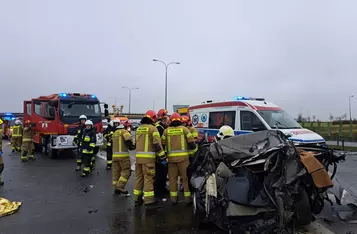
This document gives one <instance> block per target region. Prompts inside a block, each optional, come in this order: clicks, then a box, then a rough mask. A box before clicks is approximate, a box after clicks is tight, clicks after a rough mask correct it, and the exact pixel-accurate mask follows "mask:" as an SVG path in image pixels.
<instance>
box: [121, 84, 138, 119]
mask: <svg viewBox="0 0 357 234" xmlns="http://www.w3.org/2000/svg"><path fill="white" fill-rule="evenodd" d="M122 88H123V89H128V90H129V113H128V114H130V113H131V112H130V107H131V90H133V89H139V88H129V87H128V86H124V85H123V86H122Z"/></svg>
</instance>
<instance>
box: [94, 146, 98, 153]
mask: <svg viewBox="0 0 357 234" xmlns="http://www.w3.org/2000/svg"><path fill="white" fill-rule="evenodd" d="M98 152H99V147H98V146H97V147H95V148H94V155H96V154H97V153H98Z"/></svg>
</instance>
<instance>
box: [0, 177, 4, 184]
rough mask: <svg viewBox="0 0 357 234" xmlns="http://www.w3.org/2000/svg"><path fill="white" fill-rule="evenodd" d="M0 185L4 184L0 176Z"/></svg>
mask: <svg viewBox="0 0 357 234" xmlns="http://www.w3.org/2000/svg"><path fill="white" fill-rule="evenodd" d="M0 185H4V181H2V178H1V176H0Z"/></svg>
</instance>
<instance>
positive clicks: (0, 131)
mask: <svg viewBox="0 0 357 234" xmlns="http://www.w3.org/2000/svg"><path fill="white" fill-rule="evenodd" d="M3 123H4V122H3V121H2V119H0V185H4V181H3V180H2V176H1V175H2V171H3V170H4V160H3V158H2V155H3V151H2V134H3Z"/></svg>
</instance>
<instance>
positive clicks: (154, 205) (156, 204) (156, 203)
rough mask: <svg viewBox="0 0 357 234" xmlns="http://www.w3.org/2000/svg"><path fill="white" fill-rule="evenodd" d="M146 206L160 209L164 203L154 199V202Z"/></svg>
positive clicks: (150, 208)
mask: <svg viewBox="0 0 357 234" xmlns="http://www.w3.org/2000/svg"><path fill="white" fill-rule="evenodd" d="M145 208H146V209H148V210H152V209H159V208H162V205H161V204H160V203H159V202H158V201H154V202H152V203H149V204H145Z"/></svg>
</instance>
